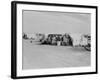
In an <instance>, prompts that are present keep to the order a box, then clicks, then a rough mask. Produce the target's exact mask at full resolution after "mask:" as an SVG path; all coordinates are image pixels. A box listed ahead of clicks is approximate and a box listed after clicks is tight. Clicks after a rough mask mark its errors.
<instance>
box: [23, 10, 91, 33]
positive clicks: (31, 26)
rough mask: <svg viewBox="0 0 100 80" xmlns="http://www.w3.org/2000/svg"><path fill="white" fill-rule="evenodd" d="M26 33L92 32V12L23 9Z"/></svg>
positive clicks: (24, 30)
mask: <svg viewBox="0 0 100 80" xmlns="http://www.w3.org/2000/svg"><path fill="white" fill-rule="evenodd" d="M22 16H23V32H25V33H31V34H32V33H45V34H46V33H47V34H48V33H61V34H62V33H83V34H87V33H90V32H91V14H89V13H75V12H74V13H73V12H72V13H71V12H70V13H69V12H52V11H28V10H24V11H23V14H22Z"/></svg>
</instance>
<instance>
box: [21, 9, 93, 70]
mask: <svg viewBox="0 0 100 80" xmlns="http://www.w3.org/2000/svg"><path fill="white" fill-rule="evenodd" d="M90 20H91V19H90V14H88V13H68V12H65V13H63V12H50V11H49V12H46V11H24V10H23V31H22V32H23V41H22V47H23V48H22V52H23V55H22V56H23V61H22V65H23V69H39V68H40V69H42V68H60V67H81V66H90V65H91V61H90V60H91V21H90Z"/></svg>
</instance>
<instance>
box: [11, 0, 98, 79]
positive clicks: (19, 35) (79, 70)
mask: <svg viewBox="0 0 100 80" xmlns="http://www.w3.org/2000/svg"><path fill="white" fill-rule="evenodd" d="M97 13H98V8H97V6H89V5H73V4H57V3H42V2H24V1H12V2H11V78H13V79H20V78H39V77H56V76H67V75H83V74H84V75H85V74H97V72H98V67H97V66H98V64H97V63H98V61H97V44H98V41H97V34H98V32H97V29H98V28H97V22H98V19H97V18H98V14H97ZM85 20H86V22H83V21H85ZM67 22H68V23H67ZM71 22H72V23H71ZM72 24H73V25H72ZM75 24H76V26H81V28H82V29H83V31H84V32H85V31H87V32H88V31H90V37H91V43H90V44H91V47H90V49H91V51H90V52H88V51H87V52H86V51H85V52H86V53H84V50H83V48H82V50H83V52H81V51H80V50H79V49H80V48H79V49H77V50H79V51H80V53H79V52H77V53H78V54H74V53H73V54H72V55H71V56H74V57H75V60H78V59H79V60H81V62H82V61H83V63H82V64H81V62H79V61H76V62H73V61H74V57H71V56H70V58H68V57H64V56H66V54H64V56H63V55H62V53H65V52H61V54H60V53H59V51H57V50H60V49H61V50H62V51H66V48H65V46H64V48H62V47H59V41H58V43H57V44H58V47H56V46H53V48H52V49H54V50H53V51H55V50H56V49H57V50H56V51H55V52H54V53H52V52H51V51H52V49H51V46H50V47H49V48H47V47H45V48H44V47H41V48H39V47H37V48H36V47H34V45H33V38H32V37H31V38H30V39H29V38H28V39H29V40H28V41H29V42H30V43H28V41H27V40H26V41H24V40H23V33H24V32H25V34H26V33H32V32H35V33H45V34H46V33H48V34H54V35H57V33H59V34H60V31H61V33H63V32H65V29H66V32H68V31H72V32H75V31H74V28H72V27H75V28H77V29H76V32H78V31H80V32H82V30H81V28H80V29H79V27H76V26H75ZM82 24H83V25H86V27H87V26H88V27H89V28H86V27H85V26H82ZM62 25H63V26H62ZM66 25H68V26H70V27H71V28H69V27H68V28H66V27H65V26H66ZM30 26H31V27H30ZM43 26H44V27H43ZM54 26H56V27H54ZM41 27H42V28H41ZM51 27H52V29H51ZM29 28H30V29H29ZM62 28H63V29H62ZM84 28H85V29H84ZM68 29H69V30H68ZM33 30H34V31H33ZM53 30H54V31H53ZM77 30H78V31H77ZM50 31H51V32H50ZM53 32H54V33H53ZM25 34H24V38H25V37H26V36H25ZM38 35H41V34H38ZM28 36H30V35H28ZM26 38H27V37H26ZM26 43H27V44H26ZM24 45H26V46H28V47H27V48H28V49H27V48H26V46H24ZM30 46H31V47H30ZM40 46H41V45H40ZM71 47H73V46H71ZM81 47H82V46H81ZM31 48H32V50H36V49H37V50H36V51H34V52H33V51H32V54H31ZM58 48H59V49H58ZM85 48H86V47H85ZM43 49H44V51H45V50H47V49H49V50H48V51H46V52H45V53H46V54H44V51H42V50H43ZM68 49H70V47H68ZM71 49H73V48H71ZM86 49H87V48H86ZM38 51H39V52H40V53H38ZM75 51H76V48H75ZM35 52H37V53H35ZM42 53H43V54H42ZM47 53H49V54H50V55H49V54H47ZM51 53H52V54H54V55H55V56H58V55H59V57H60V58H58V57H54V56H52V54H51ZM81 53H82V54H81ZM37 54H38V55H37ZM40 54H41V55H40ZM56 54H57V55H56ZM36 55H37V58H38V60H37V58H36V59H35V57H36ZM42 55H46V56H43V57H42V58H41V56H42ZM68 55H70V54H68ZM68 55H67V56H68ZM81 55H82V56H81ZM31 56H32V57H31ZM34 56H35V57H34ZM87 56H89V57H87ZM82 57H86V59H82ZM46 58H47V59H46ZM53 58H54V60H53ZM61 58H63V59H61ZM64 58H65V59H66V58H68V60H67V59H66V60H67V61H66V63H64V61H65V59H64ZM71 58H73V59H71ZM28 59H29V60H28ZM34 59H35V60H34ZM43 59H44V60H43ZM49 59H50V60H49ZM60 59H61V60H60ZM70 59H71V60H72V62H70V61H71V60H70ZM42 60H43V62H41V61H42ZM46 60H47V61H46ZM48 60H49V61H48ZM56 60H57V61H56ZM31 61H32V62H31ZM50 61H51V62H50ZM53 61H54V62H55V63H57V64H55V63H54V62H53ZM68 61H69V62H68ZM85 61H87V62H88V63H85ZM62 62H63V63H62ZM67 62H68V64H69V65H68V66H67V67H66V65H67ZM33 63H34V64H33ZM40 63H42V64H40ZM60 63H61V64H60ZM74 63H76V64H77V65H76V64H74ZM31 64H32V65H31ZM70 64H71V65H70ZM63 65H64V66H63ZM59 66H60V67H59Z"/></svg>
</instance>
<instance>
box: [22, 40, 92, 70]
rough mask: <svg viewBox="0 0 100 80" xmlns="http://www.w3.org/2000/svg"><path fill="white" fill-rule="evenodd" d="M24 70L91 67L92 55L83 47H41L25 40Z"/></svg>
mask: <svg viewBox="0 0 100 80" xmlns="http://www.w3.org/2000/svg"><path fill="white" fill-rule="evenodd" d="M22 55H23V58H22V59H23V60H22V62H23V69H42V68H62V67H84V66H90V65H91V63H90V62H91V53H90V52H89V51H86V50H85V49H84V48H83V47H72V46H52V45H40V44H39V43H37V42H32V43H30V41H29V40H23V54H22Z"/></svg>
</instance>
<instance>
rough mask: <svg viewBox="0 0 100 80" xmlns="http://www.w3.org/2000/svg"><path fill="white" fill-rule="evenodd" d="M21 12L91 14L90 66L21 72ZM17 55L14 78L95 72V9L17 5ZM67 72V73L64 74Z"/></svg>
mask: <svg viewBox="0 0 100 80" xmlns="http://www.w3.org/2000/svg"><path fill="white" fill-rule="evenodd" d="M22 10H41V11H59V12H77V13H90V14H91V66H89V67H75V68H56V69H55V68H53V69H35V70H22ZM16 11H17V15H16V18H17V21H16V22H17V26H16V27H17V39H16V40H17V53H16V57H17V59H16V62H17V63H16V64H17V66H16V70H17V71H16V73H17V74H16V77H25V76H38V75H51V74H52V75H53V74H66V75H67V74H71V73H72V74H73V73H76V74H77V73H86V72H87V73H88V72H90V73H91V72H96V8H88V6H87V7H86V6H79V7H75V6H73V5H71V6H68V7H67V6H60V5H59V6H56V4H55V6H53V5H52V6H49V5H48V6H47V5H34V4H17V5H16ZM66 72H67V73H66Z"/></svg>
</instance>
